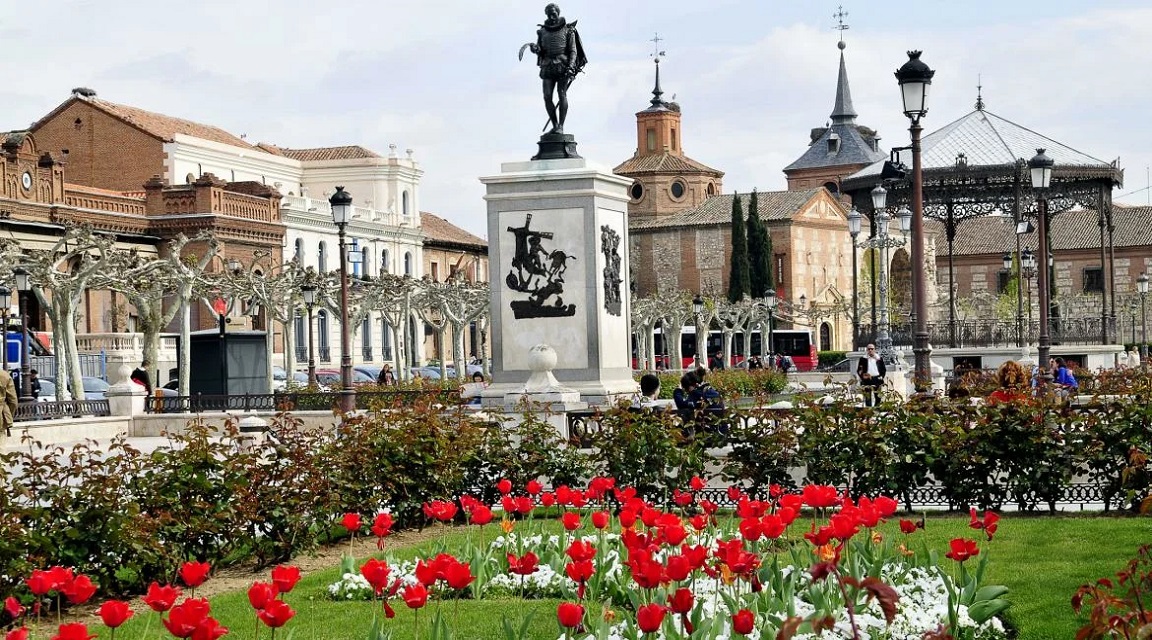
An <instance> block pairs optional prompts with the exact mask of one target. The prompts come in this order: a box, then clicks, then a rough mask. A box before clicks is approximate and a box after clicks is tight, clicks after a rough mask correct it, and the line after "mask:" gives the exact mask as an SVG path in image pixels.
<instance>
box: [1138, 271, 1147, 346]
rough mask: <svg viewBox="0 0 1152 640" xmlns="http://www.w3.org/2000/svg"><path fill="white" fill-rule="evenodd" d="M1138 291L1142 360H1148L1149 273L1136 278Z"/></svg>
mask: <svg viewBox="0 0 1152 640" xmlns="http://www.w3.org/2000/svg"><path fill="white" fill-rule="evenodd" d="M1136 291H1137V292H1138V293H1139V294H1140V362H1145V361H1146V360H1148V274H1146V273H1141V274H1140V277H1139V278H1136Z"/></svg>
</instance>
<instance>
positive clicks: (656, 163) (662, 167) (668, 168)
mask: <svg viewBox="0 0 1152 640" xmlns="http://www.w3.org/2000/svg"><path fill="white" fill-rule="evenodd" d="M612 173H617V174H620V175H630V174H637V173H708V174H711V175H713V176H714V177H717V178H721V177H723V176H724V172H723V171H720V170H718V169H713V168H712V167H709V166H708V165H705V164H702V163H699V162H696V161H695V160H693V159H692V158H689V157H688V156H678V155H673V154H671V153H667V152H665V153H660V154H654V155H643V156H639V155H638V156H633V157H631V158H629V159H627V160H625V161H624V162H622V163H620V164H619V165H618V166H617V167H616V168H615V169H613V170H612Z"/></svg>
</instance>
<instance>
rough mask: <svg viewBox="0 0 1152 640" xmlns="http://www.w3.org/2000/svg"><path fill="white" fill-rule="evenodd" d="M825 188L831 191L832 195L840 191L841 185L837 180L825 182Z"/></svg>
mask: <svg viewBox="0 0 1152 640" xmlns="http://www.w3.org/2000/svg"><path fill="white" fill-rule="evenodd" d="M824 188H825V189H827V190H828V191H829V192H831V193H832V195H836V194H837V193H840V185H838V184H836V183H835V182H825V183H824Z"/></svg>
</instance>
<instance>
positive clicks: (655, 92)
mask: <svg viewBox="0 0 1152 640" xmlns="http://www.w3.org/2000/svg"><path fill="white" fill-rule="evenodd" d="M661 54H663V52H661ZM662 95H664V92H663V91H661V90H660V58H659V56H657V57H656V86H655V87H654V88H653V89H652V106H653V107H659V106H661V105H663V104H664V99H663V98H661V97H660V96H662Z"/></svg>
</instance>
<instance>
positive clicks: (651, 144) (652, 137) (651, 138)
mask: <svg viewBox="0 0 1152 640" xmlns="http://www.w3.org/2000/svg"><path fill="white" fill-rule="evenodd" d="M648 150H649V151H655V150H656V130H655V129H649V130H648Z"/></svg>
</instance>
